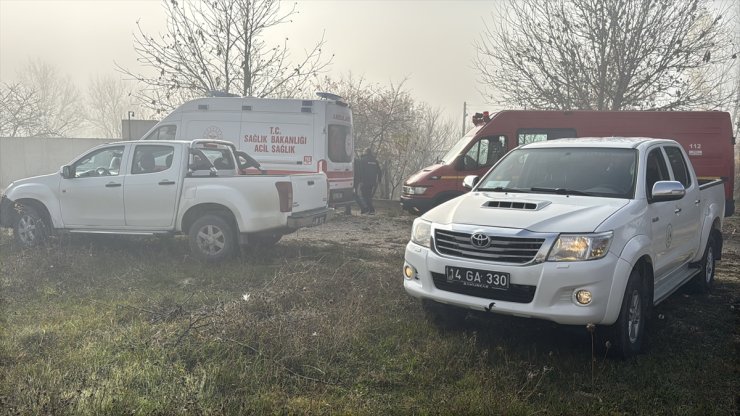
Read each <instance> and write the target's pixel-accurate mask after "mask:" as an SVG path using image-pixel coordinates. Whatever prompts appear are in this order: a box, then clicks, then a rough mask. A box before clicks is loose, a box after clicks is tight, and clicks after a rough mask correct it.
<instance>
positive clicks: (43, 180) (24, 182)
mask: <svg viewBox="0 0 740 416" xmlns="http://www.w3.org/2000/svg"><path fill="white" fill-rule="evenodd" d="M60 179H61V176H60V175H59V172H57V173H49V174H47V175H40V176H32V177H30V178H24V179H18V180H16V181H13V182H11V183H10V184H9V185H8V186H7V188H5V189H4V190H3V193H4V194H5V195H7V196H8V198H10V199H16V197H15V196H14V194H15V192H22V191H19V190H21V189H24V188H27V187H28V186H33V185H40V184H41V185H46V186H48V187H50V188H55V187H56V186H58V184H59V180H60Z"/></svg>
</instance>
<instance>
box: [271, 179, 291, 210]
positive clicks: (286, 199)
mask: <svg viewBox="0 0 740 416" xmlns="http://www.w3.org/2000/svg"><path fill="white" fill-rule="evenodd" d="M275 187H276V188H277V191H278V197H279V198H280V212H290V211H292V210H293V184H292V183H290V182H276V183H275Z"/></svg>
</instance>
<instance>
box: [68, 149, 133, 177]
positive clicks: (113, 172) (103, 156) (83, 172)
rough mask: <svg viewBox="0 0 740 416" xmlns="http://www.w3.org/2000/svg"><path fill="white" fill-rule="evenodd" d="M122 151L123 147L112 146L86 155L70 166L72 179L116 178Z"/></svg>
mask: <svg viewBox="0 0 740 416" xmlns="http://www.w3.org/2000/svg"><path fill="white" fill-rule="evenodd" d="M123 149H124V147H123V146H113V147H106V148H104V149H98V150H95V151H93V152H90V153H88V154H87V155H85V156H83V157H82V158H81V159H79V160H78V161H76V162H75V163H74V164H72V171H73V172H74V177H75V178H89V177H96V176H118V174H119V173H120V167H121V158H122V157H123Z"/></svg>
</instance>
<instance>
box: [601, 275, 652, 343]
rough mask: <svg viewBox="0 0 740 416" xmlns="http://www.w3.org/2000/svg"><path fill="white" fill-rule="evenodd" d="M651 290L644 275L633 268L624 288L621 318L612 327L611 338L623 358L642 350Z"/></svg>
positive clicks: (620, 311)
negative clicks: (644, 279)
mask: <svg viewBox="0 0 740 416" xmlns="http://www.w3.org/2000/svg"><path fill="white" fill-rule="evenodd" d="M649 302H652V300H651V299H649V290H648V289H647V287H646V285H645V282H644V281H643V278H642V275H641V274H640V272H639V271H637V270H632V273H631V274H630V277H629V280H628V281H627V287H626V288H625V290H624V298H623V299H622V307H621V308H620V310H619V318H617V322H615V323H614V325H612V327H611V331H610V333H611V337H610V338H611V339H612V340H613V341H614V344H615V345H614V347H615V353H616V354H617V355H618V356H620V357H622V358H629V357H632V356H634V355H636V354H638V353H640V352H641V351H642V346H643V343H644V341H645V335H646V329H647V321H648V311H649Z"/></svg>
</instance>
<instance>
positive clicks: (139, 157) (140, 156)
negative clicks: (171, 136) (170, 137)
mask: <svg viewBox="0 0 740 416" xmlns="http://www.w3.org/2000/svg"><path fill="white" fill-rule="evenodd" d="M174 154H175V148H174V147H172V146H164V145H150V144H143V145H142V144H140V145H137V146H136V149H134V160H133V164H132V165H131V173H132V174H133V175H138V174H142V173H153V172H162V171H165V170H167V169H169V168H170V167H172V157H173V156H174Z"/></svg>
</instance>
